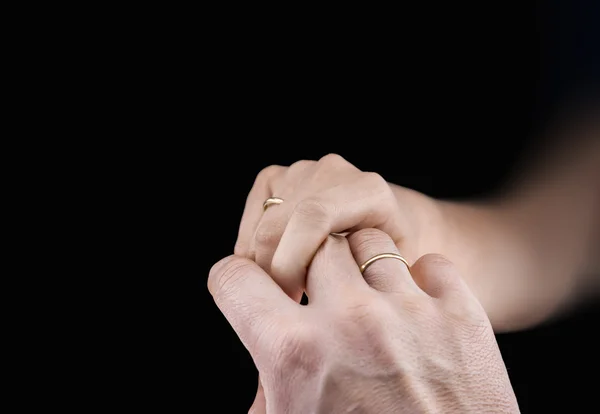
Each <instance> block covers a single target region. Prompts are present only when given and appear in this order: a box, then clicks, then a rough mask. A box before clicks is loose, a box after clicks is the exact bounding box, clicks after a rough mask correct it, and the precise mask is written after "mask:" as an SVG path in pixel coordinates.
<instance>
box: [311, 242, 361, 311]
mask: <svg viewBox="0 0 600 414" xmlns="http://www.w3.org/2000/svg"><path fill="white" fill-rule="evenodd" d="M361 286H362V287H366V286H365V282H364V280H363V278H362V276H361V274H360V271H359V270H358V267H357V266H356V262H355V261H354V257H352V253H351V252H350V246H349V245H348V240H346V238H345V237H343V236H328V237H327V239H326V240H325V242H324V243H323V244H322V245H321V247H320V248H319V250H318V251H317V254H316V255H315V258H314V259H313V261H312V263H311V264H310V267H309V269H308V274H307V278H306V295H307V296H308V300H309V304H311V305H312V304H313V303H317V304H318V303H319V302H320V301H322V300H325V301H327V302H331V300H332V299H333V298H335V297H344V296H346V293H345V292H347V291H348V290H358V289H360V288H361Z"/></svg>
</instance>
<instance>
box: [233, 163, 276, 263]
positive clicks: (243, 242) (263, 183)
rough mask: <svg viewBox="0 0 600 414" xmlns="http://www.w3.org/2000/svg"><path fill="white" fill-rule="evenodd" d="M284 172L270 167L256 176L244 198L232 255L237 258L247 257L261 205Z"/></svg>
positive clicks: (269, 195) (260, 213)
mask: <svg viewBox="0 0 600 414" xmlns="http://www.w3.org/2000/svg"><path fill="white" fill-rule="evenodd" d="M284 171H285V167H282V166H279V165H271V166H270V167H267V168H265V169H264V170H262V171H261V172H260V173H259V174H258V175H257V176H256V179H255V180H254V185H253V186H252V189H251V190H250V193H248V197H247V198H246V205H245V207H244V213H243V214H242V220H241V222H240V228H239V231H238V238H237V241H236V243H235V248H234V253H235V254H236V255H237V256H244V257H249V251H250V243H251V241H252V237H253V236H254V231H255V230H256V226H257V225H258V222H259V221H260V218H261V216H262V213H263V203H264V202H265V200H266V199H267V198H269V197H271V196H272V186H273V184H274V183H275V182H276V181H277V177H278V176H281V175H283V172H284Z"/></svg>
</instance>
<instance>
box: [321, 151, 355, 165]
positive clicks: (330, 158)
mask: <svg viewBox="0 0 600 414" xmlns="http://www.w3.org/2000/svg"><path fill="white" fill-rule="evenodd" d="M319 163H320V164H324V165H334V166H336V165H343V164H348V161H346V160H345V159H344V157H342V156H341V155H338V154H327V155H325V156H323V157H321V159H319Z"/></svg>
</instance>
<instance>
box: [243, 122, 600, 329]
mask: <svg viewBox="0 0 600 414" xmlns="http://www.w3.org/2000/svg"><path fill="white" fill-rule="evenodd" d="M594 127H595V128H590V129H587V130H585V131H586V134H584V135H583V138H582V139H580V140H579V141H578V142H579V144H580V145H579V147H576V148H575V149H572V148H570V147H558V148H557V149H556V151H555V153H554V154H552V153H550V154H548V156H547V157H546V158H540V159H539V160H538V162H537V165H535V166H534V167H533V168H532V169H530V170H529V171H527V173H526V174H525V175H523V177H522V179H521V180H519V181H517V183H516V184H515V185H514V186H513V187H512V188H511V189H510V190H509V191H508V192H506V193H504V194H502V196H501V197H497V198H494V199H489V200H475V201H469V202H448V201H442V200H436V199H434V198H431V197H428V196H426V195H424V194H421V193H418V192H416V191H413V190H410V189H407V188H403V187H400V186H397V185H394V184H392V183H387V182H386V181H385V180H384V179H383V178H382V177H381V176H379V175H378V174H376V173H372V172H362V171H360V170H358V169H357V168H356V167H355V166H353V165H352V164H350V163H349V162H347V161H346V160H344V159H343V158H342V157H340V156H339V155H335V154H330V155H327V156H325V157H323V158H322V159H320V160H319V161H299V162H297V163H295V164H292V165H291V166H290V167H281V166H271V167H267V168H266V169H264V170H263V171H262V172H261V173H260V174H259V175H258V177H257V178H256V181H255V184H254V186H253V188H252V190H251V191H250V194H249V195H248V198H247V202H246V208H245V211H244V214H243V217H242V220H241V224H240V229H239V235H238V239H237V243H236V245H235V250H234V252H235V254H236V255H239V256H243V257H247V258H249V259H251V260H254V261H256V263H257V264H258V265H259V266H261V267H262V268H263V269H264V270H265V271H267V273H269V274H270V275H271V276H272V277H273V278H274V280H275V281H276V282H277V283H278V284H279V285H280V286H281V287H282V288H283V289H284V291H285V292H286V293H287V294H288V295H290V297H292V298H293V299H295V300H299V299H300V298H301V295H302V292H303V291H304V286H305V278H306V271H307V268H308V266H309V264H310V262H311V260H312V258H313V257H314V254H315V253H316V251H317V249H318V248H319V246H320V244H321V243H322V242H323V241H324V240H325V239H326V237H327V235H328V234H330V233H332V232H353V231H356V230H359V229H363V228H377V229H380V230H382V231H384V232H386V233H387V234H389V235H390V236H391V237H392V239H393V240H394V242H395V244H396V246H397V247H398V249H399V250H400V251H401V252H402V255H403V256H404V257H405V258H406V259H407V260H408V261H409V263H411V264H412V263H414V262H415V261H416V259H417V258H418V257H420V256H422V255H424V254H427V253H431V252H437V253H441V254H443V255H445V256H446V257H448V258H450V259H451V260H452V261H453V262H454V263H455V264H456V265H457V266H458V268H459V269H460V271H461V274H462V275H463V277H464V279H465V281H466V282H467V284H468V285H469V287H470V288H471V289H472V290H473V291H474V293H475V295H476V297H477V298H478V299H479V301H480V302H481V303H482V305H483V307H484V309H485V310H486V312H487V313H488V316H489V318H490V320H491V321H492V325H493V327H494V329H495V330H496V331H497V332H504V331H514V330H519V329H525V328H528V327H531V326H534V325H536V324H539V323H540V322H543V321H545V320H547V319H548V318H550V317H551V316H553V315H555V314H557V313H558V312H559V311H560V310H562V309H564V308H565V307H566V306H570V305H572V304H573V303H575V302H577V301H578V300H579V299H581V297H582V294H583V293H589V292H597V291H598V278H597V275H598V274H599V273H600V272H599V270H600V263H599V259H598V258H599V257H600V255H599V254H598V251H599V248H598V247H599V246H600V185H598V182H600V140H599V139H597V137H598V136H600V133H598V128H597V126H596V125H594ZM273 195H275V196H277V197H281V198H283V199H284V200H285V201H284V202H283V203H282V204H279V205H275V206H271V207H269V208H268V209H267V210H266V211H264V212H263V209H262V203H263V201H264V200H265V199H267V198H268V197H271V196H273ZM549 258H551V260H549Z"/></svg>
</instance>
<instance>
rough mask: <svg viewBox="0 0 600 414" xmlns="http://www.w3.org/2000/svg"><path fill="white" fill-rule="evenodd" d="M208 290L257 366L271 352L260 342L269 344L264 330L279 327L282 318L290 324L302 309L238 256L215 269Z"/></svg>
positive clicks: (260, 272) (230, 257) (254, 265)
mask: <svg viewBox="0 0 600 414" xmlns="http://www.w3.org/2000/svg"><path fill="white" fill-rule="evenodd" d="M208 289H209V291H210V293H211V294H212V296H213V298H214V300H215V302H216V304H217V306H218V307H219V309H220V310H221V312H222V313H223V315H224V316H225V318H226V319H227V321H228V322H229V324H230V325H231V326H232V328H233V329H234V330H235V332H236V333H237V334H238V336H239V337H240V340H241V341H242V343H243V344H244V346H245V347H246V348H247V349H248V351H249V352H250V354H251V355H252V357H253V358H254V360H255V362H257V359H258V360H260V359H261V357H262V358H264V357H265V355H264V354H262V350H264V349H265V347H266V349H268V348H269V344H265V343H259V342H258V341H259V338H261V339H262V342H265V341H268V337H269V335H266V334H265V330H266V329H267V328H273V327H275V328H276V327H277V326H279V325H280V324H281V323H282V322H281V319H282V318H283V319H286V320H288V321H289V319H290V315H291V316H292V317H293V316H294V314H295V313H296V312H298V311H299V310H300V309H301V306H300V305H299V304H297V303H295V302H294V301H292V300H291V299H290V298H289V297H288V296H286V295H285V294H284V293H283V291H282V290H281V288H280V287H279V286H277V284H276V283H275V282H274V281H273V279H271V277H270V276H269V275H268V274H266V273H265V272H264V270H262V269H261V268H260V267H258V265H257V264H256V263H254V262H253V261H251V260H249V259H246V258H242V257H239V256H234V255H232V256H228V257H226V258H224V259H222V260H221V261H219V262H217V263H216V264H215V265H214V266H213V267H212V269H211V270H210V274H209V277H208Z"/></svg>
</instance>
